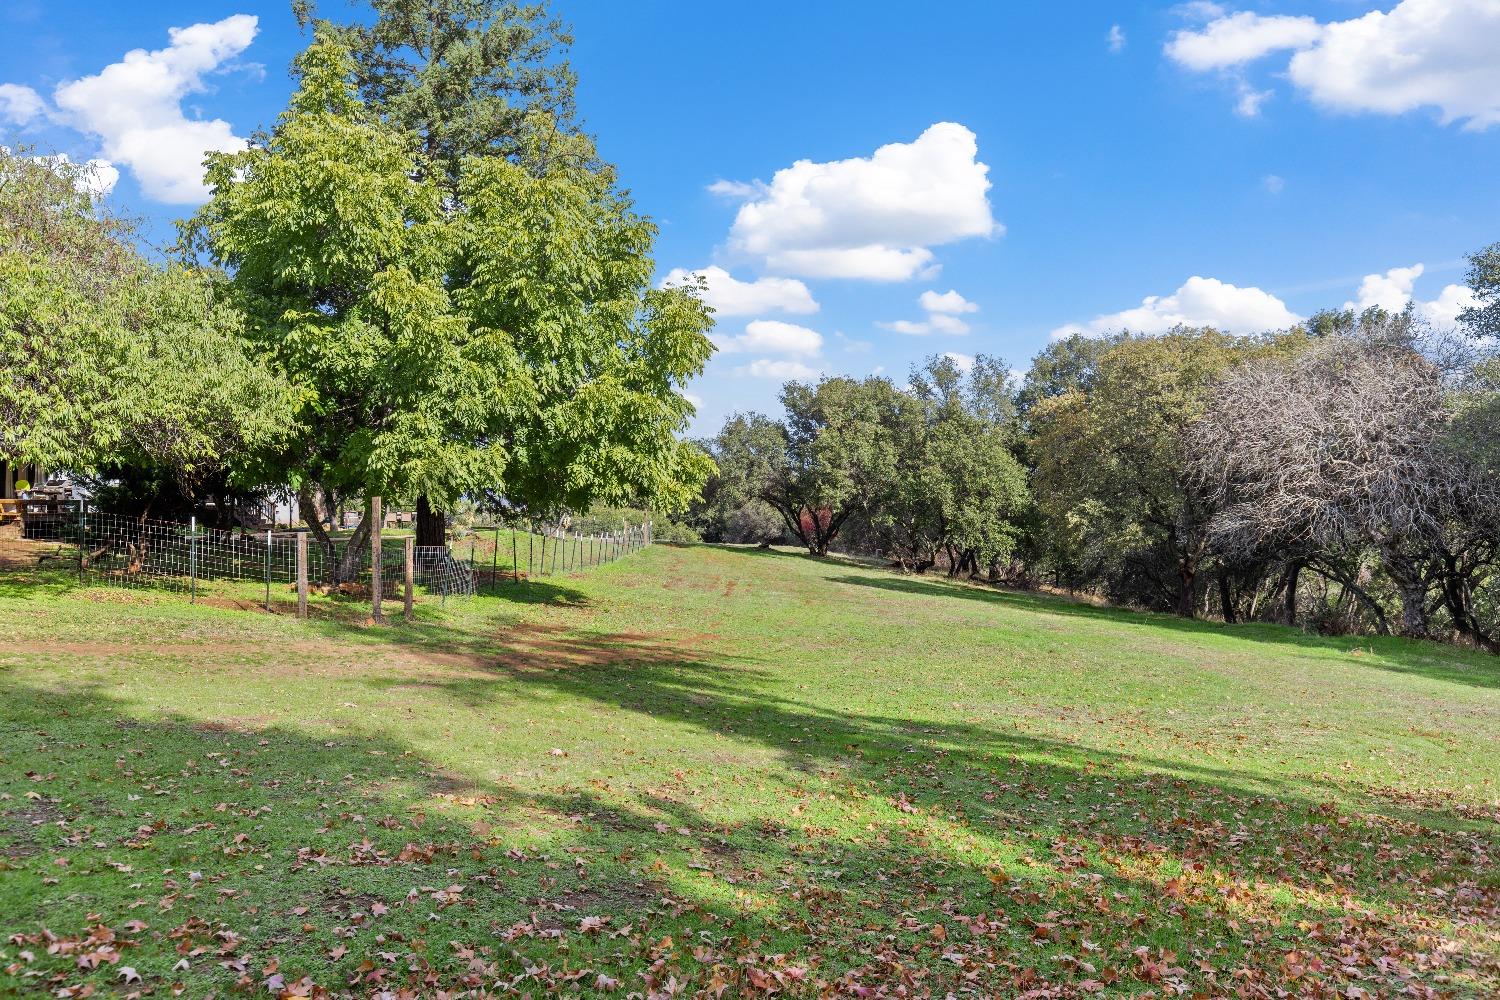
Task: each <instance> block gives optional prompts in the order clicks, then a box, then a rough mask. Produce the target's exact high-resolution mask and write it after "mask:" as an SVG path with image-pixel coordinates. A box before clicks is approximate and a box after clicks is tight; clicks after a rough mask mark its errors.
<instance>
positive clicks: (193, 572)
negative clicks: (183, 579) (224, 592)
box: [188, 514, 198, 601]
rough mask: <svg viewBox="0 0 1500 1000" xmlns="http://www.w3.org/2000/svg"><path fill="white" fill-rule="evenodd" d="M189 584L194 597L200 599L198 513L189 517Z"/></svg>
mask: <svg viewBox="0 0 1500 1000" xmlns="http://www.w3.org/2000/svg"><path fill="white" fill-rule="evenodd" d="M188 586H189V588H191V590H192V595H193V596H192V599H193V600H194V601H196V600H197V599H198V515H196V514H194V515H193V516H192V517H190V518H189V519H188Z"/></svg>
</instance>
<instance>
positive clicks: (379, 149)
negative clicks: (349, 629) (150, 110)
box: [196, 31, 712, 576]
mask: <svg viewBox="0 0 1500 1000" xmlns="http://www.w3.org/2000/svg"><path fill="white" fill-rule="evenodd" d="M297 65H298V71H299V74H300V77H301V82H300V86H299V88H298V90H297V92H296V94H295V95H294V96H293V98H292V101H291V105H290V107H289V108H288V110H287V111H286V113H285V114H283V115H282V117H281V119H280V120H279V122H278V124H277V126H276V128H275V129H274V130H273V131H272V132H271V133H270V135H268V136H266V137H265V139H264V142H262V143H258V144H256V145H253V146H252V147H251V148H249V149H247V150H245V151H244V152H241V153H234V154H216V155H214V156H211V157H210V161H209V172H208V179H209V183H210V184H211V186H212V188H213V196H212V198H211V200H210V201H209V202H208V204H207V205H205V206H204V208H203V210H202V211H201V213H200V215H199V217H198V219H197V221H196V225H197V234H198V237H199V239H200V240H201V245H203V246H205V247H206V248H207V249H208V251H209V252H210V253H211V254H212V256H213V258H214V259H215V260H216V261H217V262H219V263H221V264H222V265H223V266H225V267H226V269H228V270H229V271H230V272H231V273H232V275H233V277H232V279H231V281H230V283H229V291H230V293H231V295H232V297H233V299H234V301H235V302H236V303H237V304H238V305H239V306H240V307H241V308H243V310H244V311H245V313H246V315H247V317H248V328H247V335H248V336H249V337H250V338H251V339H252V341H253V342H254V343H255V344H256V345H257V346H259V347H260V348H261V349H262V350H264V351H266V352H267V353H269V354H270V355H271V356H272V357H273V358H275V359H276V361H277V363H278V364H279V365H280V366H281V367H282V369H283V370H284V371H285V372H287V374H288V375H289V377H290V378H291V379H292V381H293V383H294V385H295V387H296V390H297V393H298V399H299V409H298V413H297V415H296V418H295V420H294V421H293V433H292V434H291V435H290V438H289V440H288V441H287V443H286V444H285V445H284V446H283V447H281V448H279V449H277V450H276V451H275V452H274V453H271V454H268V457H267V467H266V476H267V481H271V482H277V481H290V482H291V483H292V484H293V485H294V486H295V487H296V488H297V489H298V491H299V493H300V494H301V497H302V500H303V506H304V509H306V510H315V509H317V508H318V507H319V506H320V501H321V504H322V505H323V506H327V505H328V503H329V501H331V500H332V499H333V498H335V497H349V496H359V495H364V496H369V495H373V494H380V495H384V496H388V497H391V498H392V499H394V500H402V501H405V502H412V501H414V500H415V499H416V498H417V497H418V496H427V497H430V498H432V499H433V500H434V502H435V503H436V505H437V506H438V507H439V508H441V507H442V506H443V505H445V504H448V503H451V502H454V501H456V500H457V499H458V498H460V497H462V496H466V495H467V496H477V495H480V494H482V493H484V492H485V491H497V492H500V493H502V494H504V495H505V496H506V497H507V498H508V499H510V500H511V501H512V502H513V503H518V504H520V505H522V506H524V508H525V509H526V510H528V511H529V512H530V513H532V514H533V515H540V514H545V513H550V512H553V511H558V510H563V509H570V510H585V509H588V508H589V507H590V506H592V505H593V504H595V503H607V504H608V503H613V504H627V503H634V502H645V503H648V504H649V505H651V506H653V507H658V508H660V509H665V510H671V509H675V508H678V507H680V506H682V505H683V504H684V503H685V502H686V499H687V497H688V496H689V495H690V494H691V493H692V492H693V491H695V490H696V488H697V486H698V484H699V483H701V481H702V479H703V478H704V476H705V475H706V473H707V469H708V465H707V459H706V458H705V457H704V456H702V455H701V453H699V452H697V450H696V449H693V448H692V447H690V446H688V445H685V444H683V443H682V442H679V441H678V440H677V437H676V435H677V433H678V432H679V431H680V430H681V429H682V428H683V427H684V426H685V423H686V420H687V417H688V415H689V414H690V413H691V405H690V404H689V403H688V402H687V400H686V399H685V398H684V397H683V396H682V395H681V393H680V391H679V389H680V386H681V384H682V382H683V381H684V380H685V379H687V378H689V377H691V376H692V375H695V374H697V373H698V372H699V371H701V369H702V366H703V364H704V362H705V361H706V359H707V357H708V355H709V353H710V351H711V350H712V347H711V345H710V344H709V342H708V339H707V337H706V336H705V335H704V331H705V330H706V329H707V327H708V325H709V320H708V315H707V312H706V310H705V308H704V307H703V305H702V303H701V302H700V301H699V300H698V299H696V298H695V297H694V296H693V295H692V294H691V292H686V291H658V290H655V289H652V288H651V287H650V278H651V273H652V270H653V264H652V262H651V259H650V256H649V252H650V247H651V242H652V239H653V236H654V228H653V227H652V226H651V224H650V223H649V222H648V221H646V220H644V219H641V218H640V217H638V216H636V215H634V214H633V213H632V212H631V210H630V206H629V202H628V200H627V199H626V198H625V197H624V196H623V195H621V194H620V193H619V192H618V191H616V190H615V188H614V182H613V177H612V175H610V174H609V173H607V172H599V171H596V170H593V169H589V168H587V165H586V163H585V162H584V161H586V160H587V159H588V146H587V143H586V142H585V141H584V140H582V139H578V138H574V137H569V136H563V135H559V134H556V133H553V132H551V131H549V126H548V124H547V123H546V122H545V121H543V122H539V123H538V124H537V128H538V132H539V133H540V134H545V135H546V140H545V141H546V142H548V143H549V144H550V145H551V147H552V149H553V154H554V155H552V157H551V158H550V159H548V160H547V161H546V168H545V170H542V171H540V172H537V171H533V170H528V169H526V168H525V167H522V166H519V165H517V164H514V163H511V162H509V161H507V160H505V159H485V160H469V161H466V169H465V173H464V175H463V177H462V178H461V184H462V210H461V211H459V210H455V206H454V204H453V203H451V202H450V201H448V200H447V199H445V197H444V194H443V189H442V185H441V184H440V183H439V182H438V180H437V179H436V178H434V177H431V176H428V175H427V173H426V172H424V170H423V169H422V161H421V158H420V154H419V151H418V148H417V140H416V138H415V137H414V136H413V135H412V134H411V133H409V132H407V131H404V130H403V129H402V128H400V127H399V126H398V125H396V124H394V123H392V122H390V121H387V120H384V119H382V118H381V117H380V116H379V115H377V114H375V113H374V112H373V111H372V110H371V109H370V108H368V107H366V106H365V105H364V104H363V103H362V102H361V101H360V100H359V98H358V97H357V95H356V93H355V90H354V85H353V82H352V81H353V78H354V75H355V71H354V64H353V62H352V61H351V59H350V57H349V55H348V53H347V52H346V51H345V50H344V48H343V47H342V46H341V45H340V44H339V43H338V42H337V41H335V40H334V39H333V38H332V37H330V36H329V35H328V34H327V33H325V32H322V31H320V32H319V33H318V35H317V37H316V39H315V41H314V43H313V44H312V45H311V46H310V47H309V48H308V49H307V50H306V52H304V53H303V54H302V55H301V56H300V57H299V59H298V64H297ZM574 145H577V146H578V148H573V147H574ZM458 273H462V274H464V275H465V276H466V280H465V281H464V282H462V283H461V284H455V283H454V282H453V280H452V276H453V275H454V274H458ZM309 527H310V528H311V529H312V530H313V534H314V536H315V537H316V538H317V539H318V541H319V543H320V545H322V546H323V547H324V549H325V550H326V551H327V552H328V553H329V554H330V555H331V554H332V550H333V543H332V539H331V538H329V537H328V535H327V534H326V533H325V532H324V531H323V530H322V527H321V525H319V524H317V519H316V518H312V519H309ZM368 530H369V521H368V518H364V519H361V522H360V525H359V527H358V528H357V529H356V531H355V535H354V537H353V539H352V540H351V543H350V545H349V547H348V550H347V553H348V554H347V556H346V561H345V564H344V565H341V566H336V567H334V572H335V573H336V574H338V575H339V576H347V575H348V574H349V573H351V572H352V571H353V569H354V565H355V561H357V560H358V559H359V558H360V550H361V549H362V547H363V543H364V540H365V537H366V534H367V532H368ZM330 565H332V560H331V559H330Z"/></svg>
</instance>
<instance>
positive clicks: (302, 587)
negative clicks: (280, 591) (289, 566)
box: [297, 531, 307, 618]
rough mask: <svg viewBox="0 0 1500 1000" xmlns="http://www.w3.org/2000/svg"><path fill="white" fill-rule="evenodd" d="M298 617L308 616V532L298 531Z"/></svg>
mask: <svg viewBox="0 0 1500 1000" xmlns="http://www.w3.org/2000/svg"><path fill="white" fill-rule="evenodd" d="M297 617H298V618H306V617H307V532H305V531H299V532H297Z"/></svg>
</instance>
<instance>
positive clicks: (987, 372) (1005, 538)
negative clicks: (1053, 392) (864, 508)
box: [870, 356, 1029, 576]
mask: <svg viewBox="0 0 1500 1000" xmlns="http://www.w3.org/2000/svg"><path fill="white" fill-rule="evenodd" d="M907 385H908V389H907V391H906V393H905V394H904V395H905V396H907V397H908V399H909V401H908V402H906V403H905V405H903V406H902V407H900V408H899V410H897V411H894V419H892V420H891V421H890V427H891V432H892V435H893V438H894V443H895V448H894V453H895V464H894V465H893V466H892V469H891V474H890V477H889V481H888V482H887V483H886V485H885V486H884V488H883V490H882V491H881V495H880V499H879V502H878V503H877V504H876V505H875V506H874V509H873V510H872V512H871V514H870V518H871V520H872V521H873V522H874V525H875V527H876V529H877V537H881V538H883V539H884V540H885V546H884V547H886V548H887V549H888V550H889V551H890V552H891V553H892V554H893V555H895V556H897V558H899V559H900V560H901V562H902V563H903V565H906V566H907V567H908V568H911V569H916V570H919V571H920V570H924V569H927V568H928V567H930V566H932V565H934V564H935V563H936V561H937V554H938V552H939V551H941V552H942V553H943V554H944V555H945V556H946V557H947V564H948V573H949V575H950V576H956V575H957V574H959V573H961V572H964V571H965V570H967V571H969V572H971V573H977V572H978V571H979V568H980V566H981V565H983V566H986V567H988V568H989V570H990V572H991V574H992V575H993V574H994V573H995V571H996V567H997V566H998V564H999V563H1000V561H1002V560H1004V559H1008V558H1009V557H1010V555H1011V553H1012V552H1013V551H1014V548H1015V543H1016V540H1017V537H1018V535H1019V528H1018V520H1019V517H1020V515H1021V513H1022V512H1023V511H1024V510H1025V508H1026V507H1027V505H1028V502H1029V493H1028V490H1027V487H1026V472H1025V469H1024V468H1023V467H1022V466H1021V464H1020V462H1019V461H1017V459H1016V457H1015V454H1014V449H1015V447H1016V445H1017V443H1018V438H1019V434H1018V429H1017V425H1016V416H1015V408H1014V404H1013V400H1012V387H1011V384H1010V375H1009V372H1008V369H1007V368H1006V367H1005V364H1004V363H1003V362H1001V361H1000V360H999V359H995V358H989V357H984V356H981V357H979V358H977V359H975V362H974V364H973V365H972V366H971V368H970V369H969V371H968V372H967V374H965V373H964V372H962V371H961V370H960V369H959V368H958V366H957V365H956V364H955V363H954V361H953V360H952V359H951V358H948V357H946V356H938V357H934V358H931V359H929V361H928V362H927V364H926V365H925V366H923V367H922V368H920V369H918V370H916V371H914V372H913V373H912V375H911V378H910V379H908V383H907Z"/></svg>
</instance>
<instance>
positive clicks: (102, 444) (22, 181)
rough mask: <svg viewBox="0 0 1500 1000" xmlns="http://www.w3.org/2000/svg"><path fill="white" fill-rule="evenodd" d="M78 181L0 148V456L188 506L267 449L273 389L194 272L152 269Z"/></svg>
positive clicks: (275, 414)
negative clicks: (140, 479)
mask: <svg viewBox="0 0 1500 1000" xmlns="http://www.w3.org/2000/svg"><path fill="white" fill-rule="evenodd" d="M90 183H91V178H90V177H88V176H87V173H86V168H80V167H78V166H75V165H70V164H69V163H67V162H66V161H65V160H63V159H62V158H52V157H37V156H31V155H25V154H23V153H19V152H10V151H6V150H3V149H0V456H3V457H5V458H7V459H8V460H11V461H16V462H26V463H37V464H40V465H44V466H46V467H49V468H65V469H71V470H74V471H75V472H80V473H87V472H89V471H92V470H96V469H101V468H106V467H107V468H112V469H116V470H118V469H122V468H128V469H132V470H135V471H137V472H140V473H141V474H143V475H146V476H148V477H156V478H159V479H162V480H165V481H170V482H171V483H172V484H173V486H174V488H175V489H176V490H179V491H181V492H182V493H183V494H185V495H187V496H188V497H190V498H191V497H192V496H193V495H194V494H195V492H196V491H197V490H198V488H199V487H201V486H202V485H203V484H205V483H207V482H209V481H222V480H223V479H224V478H225V476H226V474H227V473H228V472H230V471H238V469H239V468H240V467H241V466H242V464H243V463H245V462H246V461H248V459H249V455H250V452H251V451H252V450H253V449H255V448H257V447H260V446H263V445H265V444H267V443H268V442H270V441H272V440H274V439H275V438H276V436H277V435H278V434H279V432H280V428H281V425H282V423H283V421H284V419H285V414H286V413H287V408H286V398H285V397H286V393H285V391H284V386H283V385H282V383H281V382H280V381H279V380H278V379H277V378H276V376H275V374H274V373H273V372H272V371H271V370H269V369H268V368H267V367H266V366H265V365H263V364H262V363H261V362H260V360H259V359H257V358H255V357H254V356H253V354H252V352H251V351H250V350H248V348H247V346H246V345H245V344H244V342H243V341H242V340H241V338H240V318H239V316H238V314H237V313H236V312H235V311H234V310H232V309H229V308H227V307H225V306H224V305H223V304H222V303H220V302H218V301H217V300H216V297H215V295H214V294H213V285H214V279H213V277H212V276H211V275H209V274H206V273H204V272H201V271H198V270H194V269H190V268H186V267H181V266H171V267H167V268H159V267H156V266H154V265H152V264H151V263H150V262H148V261H147V260H146V259H145V258H144V257H142V256H141V254H140V253H139V252H138V251H137V250H136V248H135V232H134V230H133V228H132V226H131V225H130V224H129V222H128V221H126V220H123V219H121V218H120V217H118V216H116V215H114V214H112V213H111V212H109V211H108V210H107V209H106V208H105V207H104V206H103V205H102V204H101V203H100V202H99V201H98V200H96V199H95V198H94V197H93V196H92V195H91V193H90Z"/></svg>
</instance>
